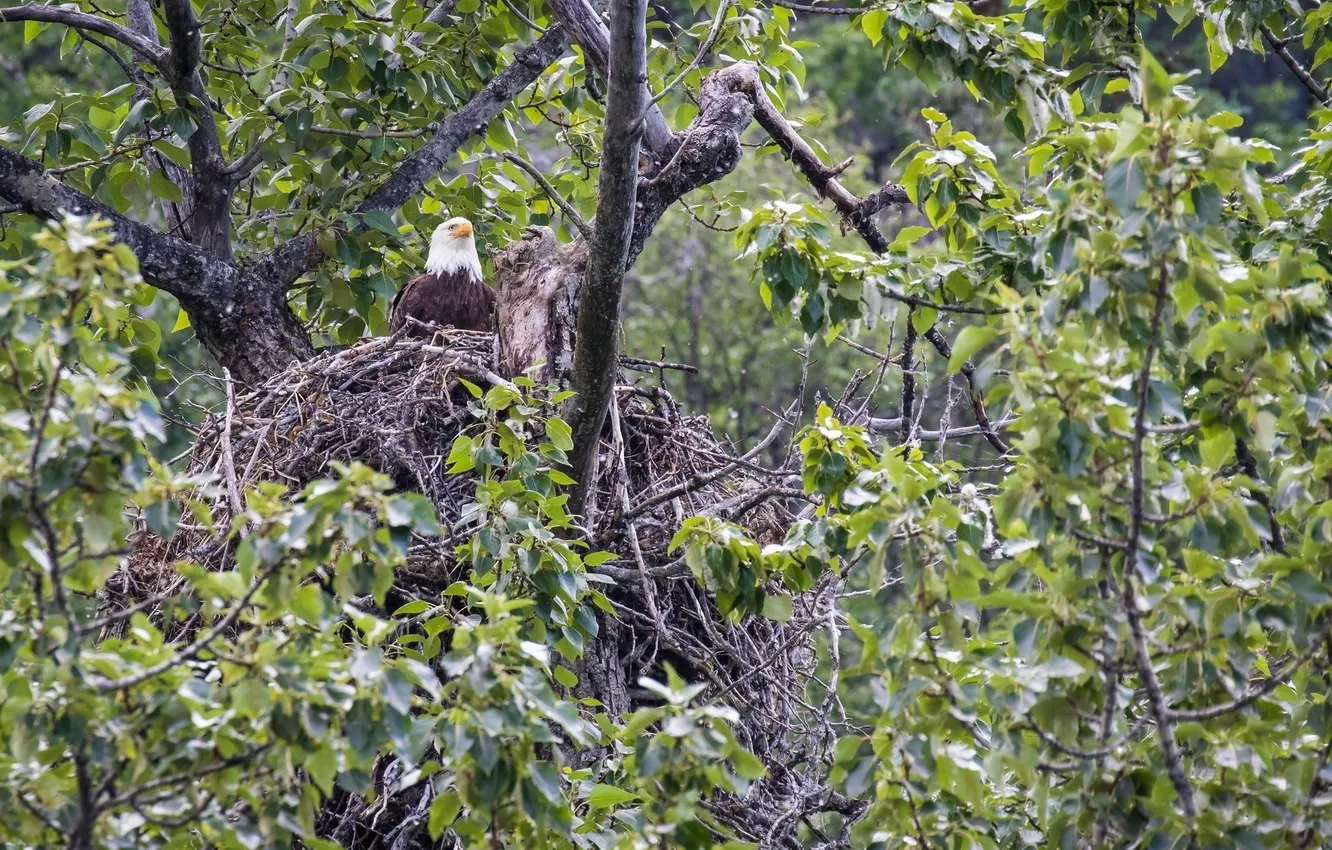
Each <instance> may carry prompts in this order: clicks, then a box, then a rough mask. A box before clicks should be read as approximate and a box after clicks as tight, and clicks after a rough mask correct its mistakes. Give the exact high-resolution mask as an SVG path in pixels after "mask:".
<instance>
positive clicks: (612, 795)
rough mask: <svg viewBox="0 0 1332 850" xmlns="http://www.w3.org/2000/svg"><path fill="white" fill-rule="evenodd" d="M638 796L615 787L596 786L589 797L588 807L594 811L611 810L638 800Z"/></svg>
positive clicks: (589, 793)
mask: <svg viewBox="0 0 1332 850" xmlns="http://www.w3.org/2000/svg"><path fill="white" fill-rule="evenodd" d="M637 799H638V795H637V794H634V793H633V792H631V791H626V790H624V789H623V788H616V787H615V786H614V785H603V784H599V785H595V786H593V787H592V790H591V791H590V792H588V795H587V805H588V807H589V808H592V809H609V808H613V807H614V806H618V805H620V804H621V803H627V802H629V801H630V800H637Z"/></svg>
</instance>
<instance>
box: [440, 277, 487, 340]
mask: <svg viewBox="0 0 1332 850" xmlns="http://www.w3.org/2000/svg"><path fill="white" fill-rule="evenodd" d="M454 293H455V294H456V300H454V302H453V305H452V306H453V319H452V321H450V322H449V324H451V325H453V326H454V327H455V328H462V329H465V330H469V331H490V330H494V329H495V325H494V323H495V301H496V297H495V290H493V289H491V288H490V287H489V286H486V285H485V283H483V282H482V281H479V280H476V279H475V278H468V279H467V280H466V282H464V283H461V284H460V285H459V286H458V287H456V288H455V289H454Z"/></svg>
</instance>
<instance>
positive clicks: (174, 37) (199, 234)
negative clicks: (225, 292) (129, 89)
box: [162, 0, 236, 260]
mask: <svg viewBox="0 0 1332 850" xmlns="http://www.w3.org/2000/svg"><path fill="white" fill-rule="evenodd" d="M162 14H163V16H164V17H165V18H166V25H167V31H168V32H169V33H170V34H171V53H170V59H171V62H170V73H168V75H167V76H168V77H169V78H170V80H171V90H172V91H173V92H174V93H175V96H176V102H177V103H178V104H180V105H181V106H182V107H184V108H185V109H188V110H189V112H190V115H191V116H192V117H193V119H194V124H195V130H194V132H193V133H191V134H190V138H189V140H188V141H187V142H186V144H187V145H188V146H189V149H190V168H191V171H192V177H193V180H192V181H191V182H192V188H193V190H194V197H193V198H192V199H191V201H192V202H191V205H190V206H191V220H190V237H191V241H192V242H194V244H196V245H198V246H199V247H200V248H203V249H204V250H205V251H207V252H208V253H209V254H211V255H212V256H214V257H218V258H220V259H223V260H230V259H231V197H232V194H233V193H234V192H235V189H236V182H235V181H234V180H233V179H232V178H231V176H230V175H229V174H228V173H227V162H226V159H225V158H223V156H222V138H221V136H220V135H219V134H218V131H217V121H216V120H215V119H214V118H213V109H212V107H211V106H210V104H209V97H208V92H207V90H206V89H205V88H204V81H203V77H202V76H201V75H200V71H199V63H200V60H201V59H202V45H203V38H202V35H201V34H200V25H199V20H198V18H196V17H195V16H194V7H193V6H192V5H191V3H190V0H162Z"/></svg>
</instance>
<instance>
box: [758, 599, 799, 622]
mask: <svg viewBox="0 0 1332 850" xmlns="http://www.w3.org/2000/svg"><path fill="white" fill-rule="evenodd" d="M793 610H794V609H793V607H792V602H791V597H789V596H786V595H785V594H769V595H767V596H765V597H764V598H763V616H765V617H767V618H768V619H769V620H776V621H777V622H779V623H785V622H786V621H787V620H790V619H791V613H792V611H793Z"/></svg>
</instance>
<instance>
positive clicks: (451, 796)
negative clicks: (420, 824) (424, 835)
mask: <svg viewBox="0 0 1332 850" xmlns="http://www.w3.org/2000/svg"><path fill="white" fill-rule="evenodd" d="M461 811H462V800H460V799H459V798H458V792H456V791H452V790H450V791H445V792H444V793H443V794H440V795H439V796H438V797H436V798H435V799H434V801H433V802H432V803H431V804H430V818H429V820H428V821H427V822H426V829H427V831H428V832H429V833H430V840H431V841H438V840H439V837H440V836H441V835H443V834H444V830H446V829H448V828H449V827H450V826H451V825H452V824H453V822H454V821H455V820H457V819H458V813H459V812H461Z"/></svg>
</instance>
